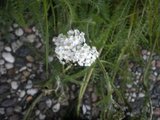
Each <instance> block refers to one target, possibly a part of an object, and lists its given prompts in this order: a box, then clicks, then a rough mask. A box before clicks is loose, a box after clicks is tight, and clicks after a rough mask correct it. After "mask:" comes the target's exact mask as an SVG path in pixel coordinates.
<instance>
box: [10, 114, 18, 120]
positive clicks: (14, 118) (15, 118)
mask: <svg viewBox="0 0 160 120" xmlns="http://www.w3.org/2000/svg"><path fill="white" fill-rule="evenodd" d="M9 120H20V116H19V115H18V114H14V115H12V116H10V117H9Z"/></svg>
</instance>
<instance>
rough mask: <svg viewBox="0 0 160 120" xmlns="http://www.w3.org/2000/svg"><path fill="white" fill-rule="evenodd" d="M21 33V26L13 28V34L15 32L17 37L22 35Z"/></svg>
mask: <svg viewBox="0 0 160 120" xmlns="http://www.w3.org/2000/svg"><path fill="white" fill-rule="evenodd" d="M23 33H24V32H23V29H22V28H18V29H16V30H15V34H16V35H17V36H18V37H20V36H22V35H23Z"/></svg>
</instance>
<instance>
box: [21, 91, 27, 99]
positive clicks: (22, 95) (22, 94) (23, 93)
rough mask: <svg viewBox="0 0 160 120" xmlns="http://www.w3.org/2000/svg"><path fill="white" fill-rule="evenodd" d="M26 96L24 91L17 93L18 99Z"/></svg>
mask: <svg viewBox="0 0 160 120" xmlns="http://www.w3.org/2000/svg"><path fill="white" fill-rule="evenodd" d="M25 94H26V91H24V90H21V91H20V93H19V97H21V98H23V97H24V96H25Z"/></svg>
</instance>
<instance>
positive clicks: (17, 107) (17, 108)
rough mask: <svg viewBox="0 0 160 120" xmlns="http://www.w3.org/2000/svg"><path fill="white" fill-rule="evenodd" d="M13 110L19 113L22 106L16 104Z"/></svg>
mask: <svg viewBox="0 0 160 120" xmlns="http://www.w3.org/2000/svg"><path fill="white" fill-rule="evenodd" d="M14 111H15V112H18V113H20V112H21V111H22V107H21V106H16V107H15V108H14Z"/></svg>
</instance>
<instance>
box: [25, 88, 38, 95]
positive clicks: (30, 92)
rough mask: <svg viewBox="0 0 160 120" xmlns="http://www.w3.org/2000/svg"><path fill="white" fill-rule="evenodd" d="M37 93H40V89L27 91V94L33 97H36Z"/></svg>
mask: <svg viewBox="0 0 160 120" xmlns="http://www.w3.org/2000/svg"><path fill="white" fill-rule="evenodd" d="M37 92H38V89H36V88H32V89H28V90H27V94H28V95H32V96H33V95H35V94H36V93H37Z"/></svg>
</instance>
